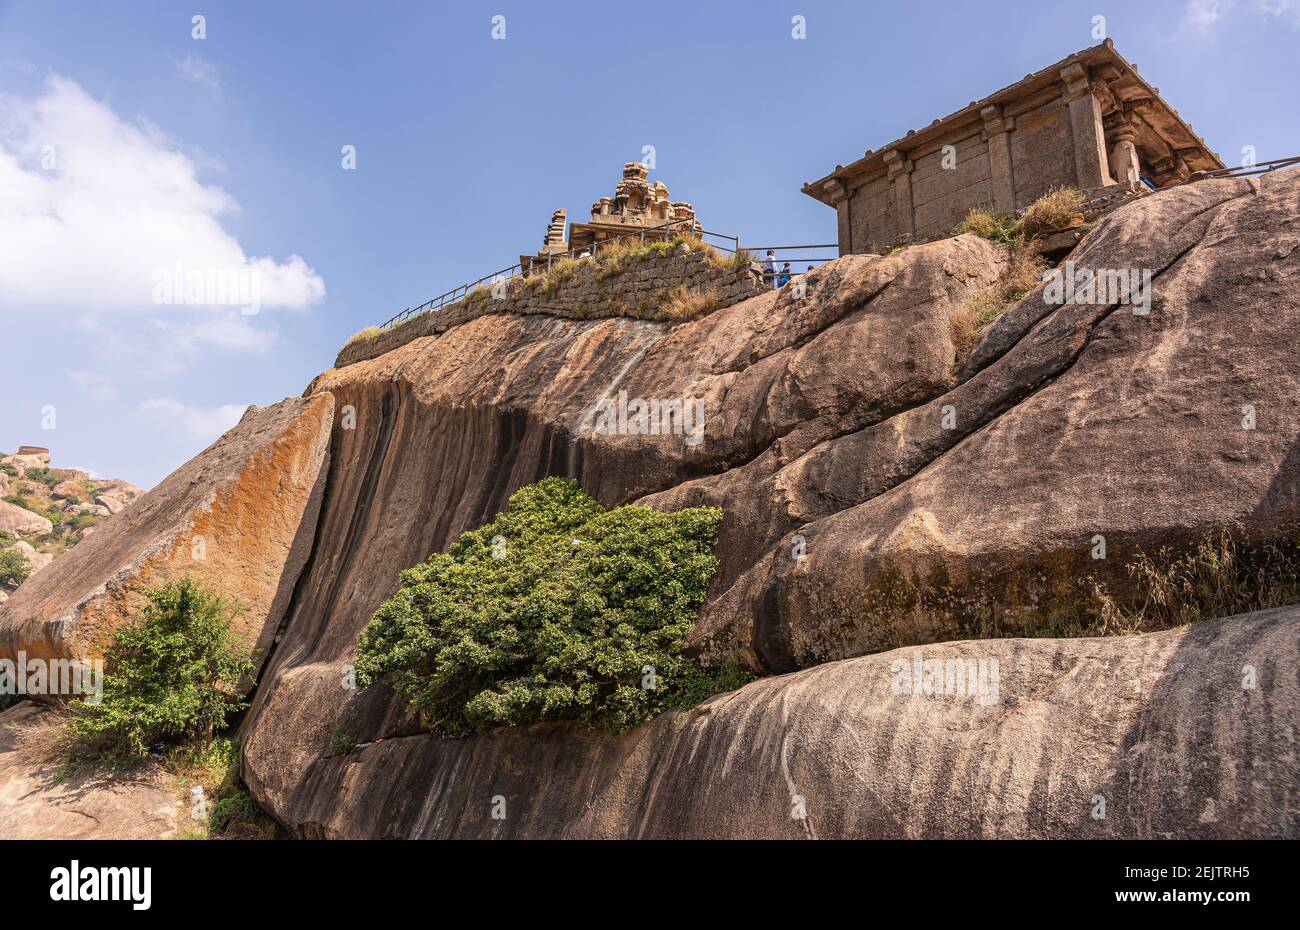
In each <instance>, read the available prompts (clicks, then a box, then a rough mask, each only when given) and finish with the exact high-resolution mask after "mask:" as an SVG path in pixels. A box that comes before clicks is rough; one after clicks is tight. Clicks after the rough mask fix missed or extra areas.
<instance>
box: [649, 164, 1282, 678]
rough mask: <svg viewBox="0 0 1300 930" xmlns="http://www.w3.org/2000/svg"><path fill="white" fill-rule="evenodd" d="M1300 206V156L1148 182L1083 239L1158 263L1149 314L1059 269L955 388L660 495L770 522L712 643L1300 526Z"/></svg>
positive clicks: (966, 611) (927, 627) (915, 607)
mask: <svg viewBox="0 0 1300 930" xmlns="http://www.w3.org/2000/svg"><path fill="white" fill-rule="evenodd" d="M1298 224H1300V172H1295V171H1292V172H1287V173H1285V174H1278V175H1273V176H1266V177H1264V178H1262V179H1260V180H1255V179H1229V180H1222V181H1213V182H1205V183H1200V184H1194V185H1189V186H1186V187H1181V188H1176V189H1173V190H1170V191H1167V192H1163V193H1160V194H1158V195H1156V196H1152V197H1147V198H1144V199H1141V200H1139V201H1137V202H1136V203H1134V204H1132V205H1130V206H1127V207H1125V208H1123V209H1121V210H1119V211H1117V212H1115V213H1114V214H1112V215H1111V216H1109V217H1108V218H1107V219H1106V220H1104V221H1103V222H1102V224H1101V225H1100V226H1099V227H1098V228H1097V229H1095V230H1093V231H1092V232H1091V233H1090V234H1089V235H1088V236H1087V237H1086V238H1085V239H1084V241H1083V242H1082V243H1081V245H1080V247H1079V248H1078V250H1077V251H1076V252H1074V253H1073V254H1072V255H1071V256H1070V260H1071V261H1072V262H1073V263H1074V266H1075V268H1076V269H1082V268H1087V269H1091V270H1095V271H1098V272H1100V271H1104V270H1107V269H1124V270H1126V269H1136V270H1138V271H1139V272H1149V273H1150V275H1151V278H1152V288H1151V306H1150V312H1149V313H1148V314H1145V315H1144V314H1141V313H1134V312H1133V307H1132V306H1131V305H1129V304H1118V303H1115V302H1104V301H1103V302H1095V303H1087V302H1082V301H1080V300H1076V301H1075V302H1073V303H1068V304H1064V305H1061V304H1054V303H1051V302H1050V301H1049V300H1048V299H1046V296H1045V293H1046V289H1045V288H1044V287H1040V288H1039V289H1037V290H1036V291H1034V292H1032V293H1031V294H1030V295H1029V296H1027V297H1026V298H1024V299H1023V300H1022V301H1020V302H1019V303H1018V304H1017V305H1016V306H1014V307H1013V308H1012V309H1010V310H1009V311H1008V312H1007V313H1006V314H1005V315H1004V316H1003V317H1002V318H1001V319H999V320H998V321H997V323H996V324H995V325H994V326H993V327H992V329H991V330H990V332H989V333H988V334H987V336H986V337H985V338H984V339H983V341H982V342H981V343H980V344H979V345H978V346H977V348H976V350H975V352H974V354H973V356H972V358H971V359H970V361H969V362H968V364H967V365H966V366H965V371H964V373H963V378H962V380H960V382H959V383H958V384H957V385H956V386H955V387H953V388H952V389H951V390H948V391H945V392H942V393H940V394H938V395H936V396H934V397H933V398H930V399H928V400H926V401H924V402H923V403H918V404H915V405H912V406H909V407H908V408H907V409H904V410H901V411H898V412H896V413H894V414H893V415H891V416H889V417H887V418H884V419H883V420H882V421H881V422H878V423H873V424H870V425H866V426H865V427H864V428H862V429H858V430H853V431H850V432H845V433H843V434H841V435H839V436H836V437H834V438H832V439H829V440H827V441H824V442H821V443H819V444H817V445H815V446H812V447H811V448H807V449H806V451H803V447H800V449H799V450H796V451H798V452H800V454H797V455H795V454H784V455H782V456H781V457H779V458H778V459H777V460H776V461H773V462H770V463H769V462H766V461H763V460H762V459H761V458H760V459H756V460H754V461H753V462H750V463H747V464H746V465H745V466H743V467H742V468H741V469H739V470H738V473H737V474H734V475H732V474H722V475H718V476H710V477H707V478H702V479H700V480H698V481H696V482H694V483H693V484H688V485H684V486H681V487H679V488H675V489H672V490H670V491H667V492H664V493H662V494H659V495H657V496H655V497H651V498H649V501H650V502H651V503H654V504H655V505H656V506H661V507H666V508H675V507H680V506H686V505H688V504H696V503H714V504H720V505H721V506H724V507H726V508H727V511H728V520H729V521H732V520H735V519H736V518H737V516H738V517H739V520H740V521H741V522H742V523H744V525H746V527H747V528H748V527H756V528H757V529H755V530H747V532H746V533H745V534H744V536H743V537H736V536H735V535H733V536H731V537H729V545H730V546H731V547H733V549H732V552H731V554H730V555H729V557H728V559H727V560H726V567H728V568H732V567H734V566H736V565H737V564H740V565H742V566H744V568H743V570H742V571H740V572H738V573H734V574H733V573H732V572H724V573H723V575H722V576H721V577H720V578H719V579H718V580H717V583H716V584H715V586H714V592H715V596H714V597H712V598H711V599H710V602H709V604H708V605H707V606H706V607H705V610H704V614H703V617H702V620H701V623H700V624H699V625H698V626H697V628H696V631H695V633H694V634H693V636H692V642H693V643H694V644H695V645H696V647H697V648H699V649H700V650H701V652H703V653H704V654H705V655H723V654H729V653H737V654H740V655H743V656H745V657H747V658H748V659H749V660H750V662H751V663H752V664H754V665H755V666H756V667H759V668H767V669H772V670H778V671H786V670H790V669H793V668H798V667H802V666H807V665H810V664H815V663H816V662H820V661H825V660H827V659H834V658H840V657H844V656H851V655H857V654H860V653H863V652H868V651H873V650H877V649H881V648H887V647H889V646H894V645H902V644H907V643H913V642H928V641H932V640H936V639H951V638H954V637H959V636H962V635H972V634H976V635H999V634H1000V635H1006V634H1008V633H1011V634H1016V633H1033V632H1037V631H1040V630H1044V629H1048V628H1050V627H1051V625H1052V623H1053V618H1054V617H1057V616H1060V615H1063V614H1069V613H1070V612H1071V611H1078V610H1082V609H1084V606H1081V605H1079V604H1077V603H1074V602H1073V600H1072V599H1078V598H1086V597H1088V595H1089V592H1090V591H1091V587H1090V585H1091V579H1092V578H1096V579H1098V580H1100V581H1101V582H1103V583H1105V584H1108V585H1109V586H1111V587H1112V588H1115V589H1122V588H1124V587H1125V586H1126V585H1127V584H1128V578H1129V572H1128V566H1130V565H1132V564H1133V562H1134V560H1135V559H1136V558H1137V553H1138V550H1139V549H1141V550H1143V551H1145V552H1147V553H1155V552H1156V551H1157V550H1158V549H1159V548H1161V547H1163V546H1171V547H1182V546H1187V545H1190V544H1192V543H1195V542H1196V541H1198V540H1199V539H1200V538H1202V537H1203V536H1204V535H1205V534H1207V533H1210V532H1213V531H1214V530H1216V529H1217V528H1223V527H1235V528H1236V529H1237V530H1238V531H1240V532H1241V533H1243V534H1245V535H1247V536H1251V537H1255V538H1260V537H1264V538H1268V537H1272V536H1277V535H1289V536H1290V537H1291V538H1292V539H1294V538H1295V535H1296V534H1297V533H1300V440H1298V438H1297V433H1298V432H1300V414H1298V413H1297V407H1296V404H1295V398H1296V396H1297V391H1298V390H1300V353H1297V352H1296V351H1295V345H1294V333H1295V331H1296V329H1297V327H1298V326H1300V292H1298V291H1297V289H1296V284H1297V282H1300V249H1297V248H1296V247H1295V241H1296V239H1295V232H1294V231H1295V230H1296V228H1297V225H1298ZM1077 273H1078V272H1077V271H1076V274H1077ZM756 510H757V511H758V512H759V513H760V514H761V515H762V516H761V518H760V519H753V518H750V517H749V516H748V515H749V514H751V513H753V512H754V511H756ZM1099 535H1100V536H1102V537H1104V538H1105V542H1106V550H1105V558H1104V559H1101V560H1098V559H1096V558H1095V550H1096V546H1097V542H1098V540H1097V537H1098V536H1099ZM936 591H945V592H948V593H950V594H951V597H949V598H946V599H945V598H943V597H936V596H934V592H936Z"/></svg>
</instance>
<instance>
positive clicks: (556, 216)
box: [519, 161, 697, 274]
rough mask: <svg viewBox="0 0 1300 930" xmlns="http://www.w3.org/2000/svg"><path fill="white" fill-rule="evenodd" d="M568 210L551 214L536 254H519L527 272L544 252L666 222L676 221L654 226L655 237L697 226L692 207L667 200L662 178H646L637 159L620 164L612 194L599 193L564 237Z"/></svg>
mask: <svg viewBox="0 0 1300 930" xmlns="http://www.w3.org/2000/svg"><path fill="white" fill-rule="evenodd" d="M567 219H568V214H567V212H566V211H565V210H564V209H562V208H561V209H559V210H556V211H555V212H554V213H552V214H551V222H550V225H549V226H547V228H546V239H545V241H544V242H543V243H542V250H541V251H540V252H538V253H537V254H536V255H521V256H519V264H520V265H522V266H523V270H524V273H525V274H527V273H528V271H529V269H530V267H531V265H532V264H533V263H534V262H537V261H538V260H539V259H540V260H541V261H542V262H543V263H544V262H545V261H546V259H547V256H553V255H560V254H563V253H565V252H568V251H570V250H571V249H577V250H579V253H581V250H583V249H590V248H592V247H593V246H594V245H595V243H597V242H604V241H606V240H608V239H617V238H619V237H622V236H626V235H627V234H628V233H630V232H638V231H639V230H642V229H648V228H650V227H655V226H663V225H665V224H667V223H675V224H676V225H674V226H673V228H672V229H670V230H666V231H665V230H655V231H654V233H653V234H650V233H647V236H650V235H653V236H654V237H655V238H663V237H664V236H665V235H667V236H669V237H670V238H671V237H672V236H677V235H682V234H683V233H686V234H691V233H694V232H695V230H696V229H697V224H696V222H695V210H694V208H693V207H692V206H691V205H690V204H689V203H686V202H685V201H681V200H676V201H674V200H670V199H669V194H668V188H667V187H665V186H664V182H663V181H655V182H654V183H651V182H650V181H649V170H648V169H647V168H646V166H645V165H643V164H642V163H641V162H639V161H632V162H628V163H627V164H625V165H624V166H623V180H621V181H619V182H618V185H617V186H616V187H615V188H614V196H613V197H602V198H600V199H599V200H597V201H596V202H595V203H593V204H592V205H591V219H590V220H589V221H588V222H586V223H571V224H569V234H568V239H567V240H566V239H565V230H564V227H565V223H566V221H567Z"/></svg>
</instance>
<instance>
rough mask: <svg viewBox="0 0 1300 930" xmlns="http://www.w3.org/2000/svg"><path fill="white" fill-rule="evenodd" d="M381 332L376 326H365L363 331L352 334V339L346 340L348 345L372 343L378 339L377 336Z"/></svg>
mask: <svg viewBox="0 0 1300 930" xmlns="http://www.w3.org/2000/svg"><path fill="white" fill-rule="evenodd" d="M383 331H384V330H383V329H382V328H381V327H378V326H367V327H366V328H365V329H363V330H360V331H358V332H355V333H353V334H352V338H351V339H349V340H348V345H353V344H354V343H357V342H373V341H374V340H375V339H378V338H379V334H380V333H382V332H383Z"/></svg>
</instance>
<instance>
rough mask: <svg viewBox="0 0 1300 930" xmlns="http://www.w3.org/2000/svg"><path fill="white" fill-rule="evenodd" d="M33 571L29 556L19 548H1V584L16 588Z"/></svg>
mask: <svg viewBox="0 0 1300 930" xmlns="http://www.w3.org/2000/svg"><path fill="white" fill-rule="evenodd" d="M31 573H32V566H31V563H30V562H28V561H27V556H25V555H23V554H22V553H21V552H19V551H18V550H17V549H8V548H5V549H0V586H4V587H9V588H16V587H18V586H19V585H20V584H22V583H23V582H24V581H26V580H27V576H28V575H30V574H31Z"/></svg>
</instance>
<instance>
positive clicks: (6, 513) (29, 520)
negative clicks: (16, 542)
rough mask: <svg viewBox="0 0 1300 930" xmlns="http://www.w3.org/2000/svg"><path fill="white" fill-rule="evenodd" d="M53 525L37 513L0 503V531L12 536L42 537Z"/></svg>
mask: <svg viewBox="0 0 1300 930" xmlns="http://www.w3.org/2000/svg"><path fill="white" fill-rule="evenodd" d="M52 529H54V525H53V524H52V523H50V521H49V520H47V519H45V518H44V517H42V516H41V515H40V514H39V513H32V512H31V511H30V510H28V509H27V508H26V507H19V506H18V505H17V504H11V503H9V502H8V501H0V530H3V531H4V532H6V533H9V534H11V535H13V536H18V537H26V538H32V537H35V536H44V535H45V534H46V533H48V532H49V531H50V530H52Z"/></svg>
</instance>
